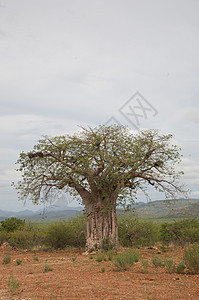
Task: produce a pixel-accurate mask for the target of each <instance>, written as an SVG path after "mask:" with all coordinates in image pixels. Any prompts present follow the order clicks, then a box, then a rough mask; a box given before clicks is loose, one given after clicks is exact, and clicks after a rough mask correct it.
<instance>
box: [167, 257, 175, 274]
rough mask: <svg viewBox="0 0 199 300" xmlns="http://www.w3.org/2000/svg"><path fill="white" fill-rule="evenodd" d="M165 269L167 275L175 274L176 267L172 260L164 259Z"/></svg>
mask: <svg viewBox="0 0 199 300" xmlns="http://www.w3.org/2000/svg"><path fill="white" fill-rule="evenodd" d="M165 267H166V270H167V272H168V273H170V274H171V273H175V272H176V266H175V263H174V261H173V260H172V259H165Z"/></svg>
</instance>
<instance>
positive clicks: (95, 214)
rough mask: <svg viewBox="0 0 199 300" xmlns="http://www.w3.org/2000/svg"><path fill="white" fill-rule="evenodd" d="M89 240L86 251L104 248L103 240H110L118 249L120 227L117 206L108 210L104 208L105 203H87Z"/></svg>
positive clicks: (87, 239)
mask: <svg viewBox="0 0 199 300" xmlns="http://www.w3.org/2000/svg"><path fill="white" fill-rule="evenodd" d="M85 207H86V215H87V238H86V251H89V250H92V249H93V250H94V249H96V248H98V249H99V248H102V241H103V239H106V238H108V239H109V240H110V242H111V243H112V244H113V245H114V246H115V247H116V248H118V247H119V243H118V226H117V218H116V205H114V204H112V205H110V206H109V207H108V208H107V207H104V206H103V201H100V200H98V201H94V202H90V203H86V205H85Z"/></svg>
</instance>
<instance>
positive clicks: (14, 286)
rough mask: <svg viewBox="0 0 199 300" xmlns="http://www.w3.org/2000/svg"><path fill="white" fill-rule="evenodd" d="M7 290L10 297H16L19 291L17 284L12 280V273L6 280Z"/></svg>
mask: <svg viewBox="0 0 199 300" xmlns="http://www.w3.org/2000/svg"><path fill="white" fill-rule="evenodd" d="M8 288H9V291H10V293H11V295H12V296H14V295H16V293H17V292H18V289H19V282H18V281H17V280H16V279H15V278H14V275H13V272H12V273H11V276H10V277H9V279H8Z"/></svg>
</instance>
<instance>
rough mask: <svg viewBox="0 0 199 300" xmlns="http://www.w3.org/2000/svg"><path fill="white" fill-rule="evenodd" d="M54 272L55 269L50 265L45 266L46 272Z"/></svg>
mask: <svg viewBox="0 0 199 300" xmlns="http://www.w3.org/2000/svg"><path fill="white" fill-rule="evenodd" d="M52 270H53V268H51V267H50V266H49V265H45V268H44V272H50V271H52Z"/></svg>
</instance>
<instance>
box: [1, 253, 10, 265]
mask: <svg viewBox="0 0 199 300" xmlns="http://www.w3.org/2000/svg"><path fill="white" fill-rule="evenodd" d="M10 261H11V257H10V255H9V254H7V255H6V256H5V257H4V258H3V264H4V265H7V264H9V263H10Z"/></svg>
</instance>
